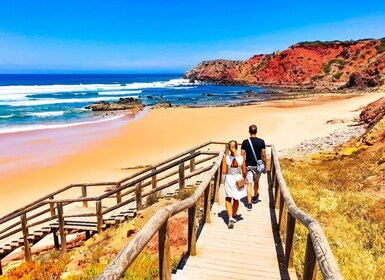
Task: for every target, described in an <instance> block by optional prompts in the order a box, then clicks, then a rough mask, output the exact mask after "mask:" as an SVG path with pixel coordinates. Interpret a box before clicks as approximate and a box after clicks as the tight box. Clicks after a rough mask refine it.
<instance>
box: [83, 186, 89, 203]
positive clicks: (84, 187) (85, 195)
mask: <svg viewBox="0 0 385 280" xmlns="http://www.w3.org/2000/svg"><path fill="white" fill-rule="evenodd" d="M82 197H87V187H86V186H82ZM83 207H88V201H83Z"/></svg>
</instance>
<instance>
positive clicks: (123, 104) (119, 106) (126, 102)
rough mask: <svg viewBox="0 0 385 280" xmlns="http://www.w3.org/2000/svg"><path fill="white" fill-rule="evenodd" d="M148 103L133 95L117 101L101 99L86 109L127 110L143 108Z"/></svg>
mask: <svg viewBox="0 0 385 280" xmlns="http://www.w3.org/2000/svg"><path fill="white" fill-rule="evenodd" d="M145 106H146V105H145V104H144V103H143V102H142V101H141V100H140V99H136V98H132V97H127V98H120V99H119V101H117V102H111V103H110V102H106V101H100V102H95V103H93V104H91V105H89V106H86V107H85V109H91V110H92V111H115V110H127V109H142V108H143V107H145Z"/></svg>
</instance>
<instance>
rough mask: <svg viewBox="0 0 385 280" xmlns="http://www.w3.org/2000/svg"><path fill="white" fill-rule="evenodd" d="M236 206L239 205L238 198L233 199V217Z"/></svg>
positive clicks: (235, 212) (236, 210) (236, 209)
mask: <svg viewBox="0 0 385 280" xmlns="http://www.w3.org/2000/svg"><path fill="white" fill-rule="evenodd" d="M238 207H239V200H238V199H234V202H233V216H232V217H235V216H236V215H237V212H238Z"/></svg>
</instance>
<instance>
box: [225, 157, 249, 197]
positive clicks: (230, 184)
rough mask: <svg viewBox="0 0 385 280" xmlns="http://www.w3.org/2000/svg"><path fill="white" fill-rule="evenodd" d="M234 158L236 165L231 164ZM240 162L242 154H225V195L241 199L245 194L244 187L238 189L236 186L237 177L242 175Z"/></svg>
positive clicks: (241, 161) (241, 162)
mask: <svg viewBox="0 0 385 280" xmlns="http://www.w3.org/2000/svg"><path fill="white" fill-rule="evenodd" d="M234 158H235V160H236V161H237V163H238V167H232V166H231V163H232V162H233V160H234ZM242 164H243V157H242V156H237V157H234V156H226V165H227V174H225V197H232V198H234V199H241V198H242V197H244V196H245V195H246V192H245V188H243V189H242V190H238V188H237V186H236V182H237V179H239V178H240V177H242Z"/></svg>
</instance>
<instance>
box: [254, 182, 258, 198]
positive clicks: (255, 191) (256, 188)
mask: <svg viewBox="0 0 385 280" xmlns="http://www.w3.org/2000/svg"><path fill="white" fill-rule="evenodd" d="M258 190H259V178H258V180H257V181H255V182H254V196H258Z"/></svg>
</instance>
